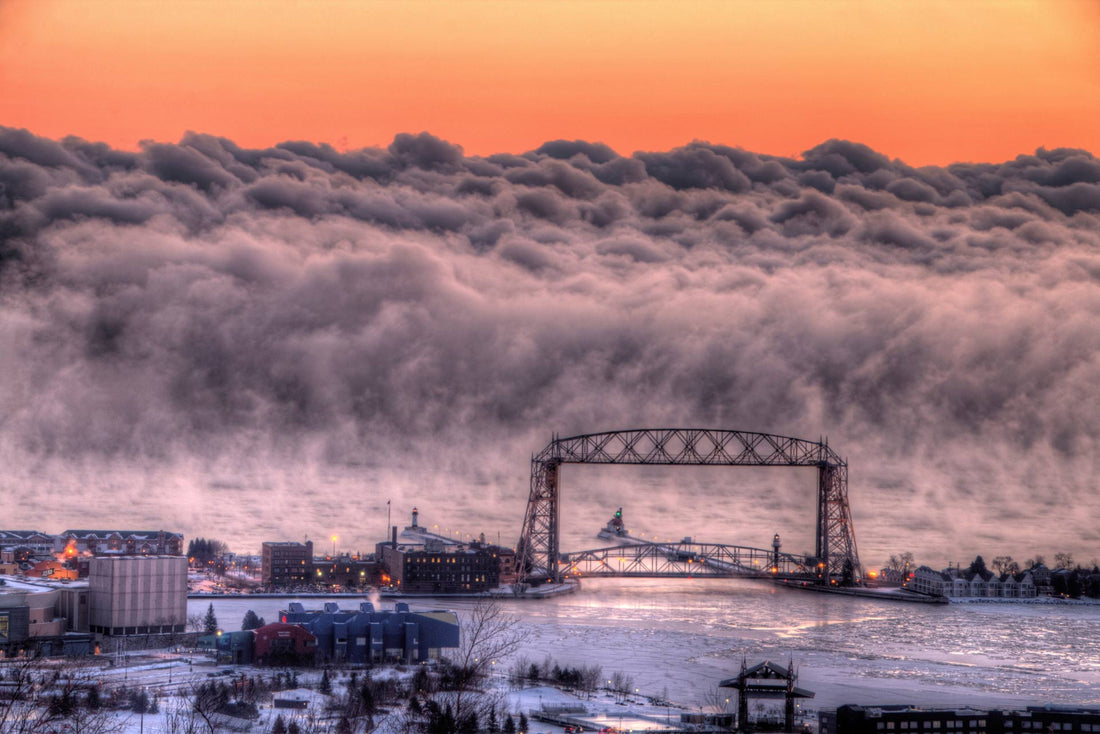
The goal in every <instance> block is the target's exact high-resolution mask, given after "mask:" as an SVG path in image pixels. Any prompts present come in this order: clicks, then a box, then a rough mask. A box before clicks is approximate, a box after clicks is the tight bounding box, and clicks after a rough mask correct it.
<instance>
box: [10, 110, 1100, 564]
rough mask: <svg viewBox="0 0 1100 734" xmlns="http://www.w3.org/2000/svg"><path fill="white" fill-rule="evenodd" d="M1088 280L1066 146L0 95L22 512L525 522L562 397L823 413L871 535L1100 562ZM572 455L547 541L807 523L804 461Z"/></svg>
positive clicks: (1091, 250)
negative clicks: (367, 130) (656, 130)
mask: <svg viewBox="0 0 1100 734" xmlns="http://www.w3.org/2000/svg"><path fill="white" fill-rule="evenodd" d="M1098 317H1100V161H1098V160H1097V159H1096V158H1095V157H1093V156H1092V155H1090V154H1089V153H1087V152H1084V151H1079V150H1053V151H1049V150H1039V151H1037V152H1036V153H1035V154H1033V155H1021V156H1019V157H1017V158H1016V159H1015V160H1012V161H1008V162H1005V163H1000V164H969V163H968V164H956V165H952V166H948V167H946V168H934V167H927V168H912V167H909V166H907V165H905V164H903V163H901V162H900V161H896V160H890V159H888V158H887V157H886V156H883V155H881V154H879V153H877V152H875V151H873V150H871V149H869V148H867V147H866V146H863V145H860V144H857V143H852V142H846V141H841V140H831V141H828V142H826V143H823V144H821V145H819V146H817V147H816V148H813V149H812V150H809V151H806V152H805V154H804V155H803V156H802V157H801V158H799V159H790V158H782V157H774V156H766V155H759V154H754V153H751V152H748V151H745V150H741V149H735V148H729V147H723V146H717V145H710V144H707V143H701V142H696V143H692V144H690V145H687V146H684V147H682V148H678V149H675V150H671V151H665V152H639V153H635V154H634V155H632V156H629V157H628V156H622V155H619V154H618V153H616V152H615V151H613V150H611V149H610V148H608V147H607V146H605V145H601V144H598V143H587V142H582V141H565V140H559V141H553V142H548V143H546V144H545V145H543V146H542V147H540V148H538V149H537V150H535V151H531V152H529V153H527V154H524V155H504V154H502V155H495V156H489V157H484V158H482V157H470V156H466V155H464V154H463V151H462V150H461V148H459V147H457V146H455V145H452V144H450V143H448V142H446V141H443V140H440V139H437V138H435V137H432V136H431V135H429V134H426V133H421V134H419V135H409V134H403V135H398V136H397V137H396V138H395V139H394V141H393V143H392V144H391V145H390V146H389V147H388V148H386V149H365V150H358V151H347V152H343V151H338V150H335V149H333V148H332V147H329V146H327V145H317V144H313V143H308V142H287V143H283V144H280V145H278V146H276V147H273V148H270V149H266V150H250V149H243V148H240V147H239V146H237V145H235V144H234V143H233V142H232V141H229V140H225V139H221V138H216V137H211V136H208V135H200V134H188V135H186V136H185V137H184V138H183V139H182V140H181V141H180V142H179V143H178V144H175V145H172V144H164V143H153V142H149V143H146V144H144V145H143V146H142V149H141V150H140V152H127V151H121V150H114V149H111V148H109V147H107V146H105V145H103V144H96V143H89V142H86V141H84V140H80V139H76V138H69V139H65V140H62V141H60V142H56V141H52V140H48V139H44V138H40V137H36V136H35V135H33V134H31V133H29V132H27V131H24V130H17V129H10V128H0V369H2V371H3V375H4V379H3V381H2V382H0V416H2V417H0V455H2V457H3V460H4V462H5V472H4V475H5V476H4V478H3V479H0V490H2V491H3V493H4V504H5V505H7V506H8V508H9V512H7V513H5V514H7V517H8V519H7V520H6V524H9V525H24V526H31V527H41V528H43V529H46V530H53V531H59V530H62V529H64V528H63V527H62V526H65V527H68V526H74V525H81V524H84V525H87V524H93V525H117V524H119V521H118V520H117V518H118V517H119V511H120V508H121V509H122V510H128V511H129V512H130V513H131V516H132V517H133V518H135V519H134V522H141V523H144V524H159V525H169V526H174V527H178V528H180V529H182V530H183V531H184V532H187V533H189V534H202V535H215V536H219V537H226V538H229V539H231V540H232V539H234V538H239V539H240V543H241V544H242V545H243V546H245V547H251V546H254V545H257V544H258V542H259V541H260V540H262V539H265V538H271V537H296V536H298V535H301V534H304V533H305V534H312V535H315V536H317V537H327V535H328V534H329V533H330V532H331V531H332V529H335V530H337V531H338V532H340V533H341V536H342V537H346V538H348V542H349V543H352V544H355V545H357V546H358V547H361V548H363V549H364V550H365V549H366V548H367V547H368V545H369V543H371V542H373V541H374V540H377V539H378V537H379V536H380V535H381V533H382V532H383V528H384V526H385V519H384V516H382V515H380V514H379V513H384V507H385V501H386V499H387V498H394V499H395V502H394V506H395V507H401V508H403V509H402V512H403V511H404V509H407V507H405V505H408V506H411V505H412V504H417V503H419V504H421V505H429V504H430V505H431V506H432V510H431V514H433V515H435V516H437V517H439V518H443V517H446V518H447V520H446V521H444V522H450V523H451V525H453V527H454V528H455V529H457V528H459V527H462V528H464V531H465V530H466V529H471V528H472V529H473V530H485V531H486V532H487V533H489V534H492V533H495V532H500V533H501V534H502V539H503V540H505V541H512V540H514V538H515V535H516V533H517V532H518V529H519V524H520V519H521V516H522V512H523V507H524V506H525V503H526V494H527V470H528V459H529V456H530V454H532V453H534V452H536V451H538V450H539V449H541V448H542V446H544V445H545V444H546V442H547V441H548V440H549V438H550V436H551V433H552V432H558V433H560V434H562V435H571V434H574V433H586V432H593V431H602V430H612V429H617V428H634V427H659V426H702V427H720V428H735V429H742V430H757V431H764V432H775V433H782V434H787V435H795V436H800V437H804V438H813V439H816V438H818V437H819V436H828V437H829V439H830V442H831V444H832V445H833V446H834V447H836V448H837V449H838V450H839V451H840V452H841V453H842V454H844V455H846V456H847V457H848V459H849V461H850V466H851V472H850V473H851V486H850V494H851V501H852V507H853V512H854V514H855V520H856V531H857V538H858V540H859V543H860V549H861V553H862V555H863V556H864V560H865V562H869V563H872V564H874V563H877V562H880V561H881V559H882V558H883V557H884V556H885V555H886V554H889V553H891V552H897V551H898V550H906V549H912V550H915V551H917V552H918V555H921V556H922V557H925V558H927V559H928V560H930V561H934V562H936V563H940V562H945V561H947V560H964V561H965V560H969V558H970V557H972V556H973V554H974V553H978V552H981V553H985V554H987V555H995V554H999V553H1004V552H1008V553H1013V554H1016V555H1017V556H1019V557H1020V560H1023V557H1024V556H1025V555H1027V554H1034V553H1043V554H1046V555H1048V556H1050V555H1052V554H1053V552H1054V551H1056V550H1062V549H1068V550H1071V551H1073V552H1074V553H1075V554H1076V556H1077V557H1078V559H1079V560H1082V561H1086V560H1090V559H1091V558H1093V557H1096V556H1100V548H1097V538H1098V534H1097V531H1096V530H1095V522H1094V520H1095V518H1096V517H1097V515H1098V512H1100V499H1098V498H1097V496H1096V492H1095V489H1096V479H1095V477H1096V476H1097V470H1098V469H1100V467H1098V463H1100V462H1098V460H1097V456H1098V450H1100V413H1098V411H1097V396H1100V348H1098V347H1100V328H1098V326H1097V325H1098V323H1100V319H1098ZM586 472H587V473H586ZM576 476H577V477H578V478H579V479H583V480H584V481H585V482H587V483H586V484H585V486H584V487H583V488H582V487H580V486H578V487H577V489H576V490H574V495H571V496H570V497H569V498H568V499H567V504H566V505H564V506H563V508H564V511H566V512H567V514H568V513H569V512H573V513H575V514H574V515H572V516H570V518H571V519H570V520H569V524H570V526H571V527H573V528H575V530H574V531H572V532H575V533H576V537H575V541H576V542H575V543H574V542H570V543H567V544H566V545H572V546H575V545H577V544H586V543H588V542H589V541H587V540H585V538H586V537H588V536H589V535H590V534H591V532H594V531H595V529H596V528H597V527H598V526H599V525H601V524H602V523H603V521H604V520H605V519H606V518H605V517H603V515H604V514H605V512H604V511H605V509H607V510H610V509H613V508H607V507H606V505H607V504H608V503H611V504H614V505H616V506H617V505H619V504H623V505H626V506H627V507H628V512H629V511H631V510H633V511H634V512H635V515H634V516H635V517H637V518H638V523H639V524H640V525H643V526H644V525H645V524H646V523H648V524H649V526H651V527H652V531H653V532H660V533H662V534H663V533H665V532H666V530H667V532H668V533H669V534H675V535H683V534H694V535H697V536H698V537H706V538H707V539H714V540H725V541H727V542H738V541H741V542H745V543H747V544H760V543H761V542H764V544H766V542H765V541H766V540H767V539H768V538H770V533H771V532H774V531H775V530H779V531H781V532H783V531H786V529H787V528H788V527H791V528H795V526H798V527H800V528H801V529H800V530H796V529H791V530H790V532H791V533H792V536H793V538H792V543H797V544H806V545H805V548H809V547H810V546H809V544H812V517H811V513H812V512H813V501H812V492H813V486H812V478H810V479H809V480H807V479H806V477H804V476H803V477H797V476H795V477H794V478H793V479H792V478H791V477H790V475H788V474H784V475H783V476H782V477H781V476H780V475H779V474H778V473H767V472H753V471H751V470H748V471H746V472H745V473H744V474H738V473H737V472H732V471H731V472H724V473H721V475H720V476H719V474H716V473H714V472H702V471H695V472H693V471H684V472H664V473H662V472H655V473H650V474H641V475H640V474H631V473H630V472H629V471H626V472H624V471H621V470H620V471H617V472H604V471H602V470H601V471H595V470H588V469H582V470H578V472H577V475H576ZM685 499H687V500H689V501H686V502H685V501H683V500H685ZM696 501H701V502H708V503H712V504H713V505H714V506H715V507H718V508H721V509H720V511H718V515H720V516H721V517H720V518H719V519H711V520H706V521H700V520H698V518H697V517H696V516H695V513H696V512H697V510H698V505H697V504H696ZM422 509H423V508H422ZM708 514H714V513H713V512H712V513H708ZM123 517H125V515H123ZM121 524H133V523H132V522H130V521H129V520H127V521H126V522H122V523H121ZM448 531H449V532H453V530H451V529H450V526H448ZM742 536H744V537H742ZM757 536H760V537H759V538H758V537H757ZM353 547H354V546H353ZM805 548H800V547H798V546H797V545H792V546H789V549H790V550H802V549H805Z"/></svg>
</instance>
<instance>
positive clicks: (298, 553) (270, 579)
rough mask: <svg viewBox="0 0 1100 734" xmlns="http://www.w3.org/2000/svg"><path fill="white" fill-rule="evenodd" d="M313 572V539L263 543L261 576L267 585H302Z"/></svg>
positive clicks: (307, 581)
mask: <svg viewBox="0 0 1100 734" xmlns="http://www.w3.org/2000/svg"><path fill="white" fill-rule="evenodd" d="M312 574H313V541H312V540H307V541H306V542H305V543H295V542H291V541H267V542H265V543H264V544H263V549H262V552H261V560H260V578H261V580H262V583H263V585H264V586H265V587H273V586H274V587H280V586H282V587H285V586H301V585H304V584H308V583H310V581H311V579H310V577H311V575H312Z"/></svg>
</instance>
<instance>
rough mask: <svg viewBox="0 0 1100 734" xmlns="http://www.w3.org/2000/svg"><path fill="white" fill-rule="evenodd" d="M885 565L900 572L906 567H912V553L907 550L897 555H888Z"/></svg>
mask: <svg viewBox="0 0 1100 734" xmlns="http://www.w3.org/2000/svg"><path fill="white" fill-rule="evenodd" d="M886 565H887V567H888V568H890V570H892V571H897V572H898V573H901V572H902V571H904V570H905V569H907V568H912V567H913V554H912V553H911V552H909V551H905V552H904V553H899V554H897V555H892V556H890V560H889V561H887V562H886Z"/></svg>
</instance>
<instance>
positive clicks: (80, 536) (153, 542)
mask: <svg viewBox="0 0 1100 734" xmlns="http://www.w3.org/2000/svg"><path fill="white" fill-rule="evenodd" d="M58 542H59V543H60V547H59V548H57V551H58V552H62V551H65V552H68V549H69V548H72V549H73V550H75V552H76V553H78V554H84V553H91V554H92V555H95V556H102V555H123V556H182V555H183V534H182V533H173V532H169V531H167V530H66V531H65V532H63V533H61V535H59V536H58ZM70 544H71V545H70Z"/></svg>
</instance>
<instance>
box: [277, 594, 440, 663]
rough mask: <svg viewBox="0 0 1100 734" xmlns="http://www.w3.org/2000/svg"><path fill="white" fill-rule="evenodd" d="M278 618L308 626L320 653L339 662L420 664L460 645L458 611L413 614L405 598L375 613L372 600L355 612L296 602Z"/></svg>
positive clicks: (337, 607) (282, 620)
mask: <svg viewBox="0 0 1100 734" xmlns="http://www.w3.org/2000/svg"><path fill="white" fill-rule="evenodd" d="M279 621H280V622H283V623H286V624H294V625H298V626H300V627H302V628H303V629H305V630H307V631H308V632H309V633H310V634H312V635H313V636H314V637H315V638H316V641H317V655H318V657H320V658H321V659H324V660H333V661H340V662H351V663H381V662H404V663H416V662H420V661H422V660H429V659H434V658H437V657H439V655H440V652H441V650H442V649H443V648H454V647H458V643H459V626H458V615H457V614H455V613H454V612H450V611H444V610H433V611H420V612H413V611H410V610H409V605H408V604H405V603H403V602H398V603H397V605H396V606H395V607H394V609H393V611H389V610H384V611H376V610H375V608H374V605H372V604H371V603H370V602H363V603H361V604H360V605H359V607H358V609H354V610H342V609H340V607H339V605H337V604H335V603H328V604H325V606H324V609H322V610H318V611H306V610H305V608H304V607H303V606H302V605H301V604H299V603H297V602H292V603H291V604H290V607H289V609H287V610H285V611H283V612H280V613H279ZM257 654H258V653H257Z"/></svg>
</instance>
